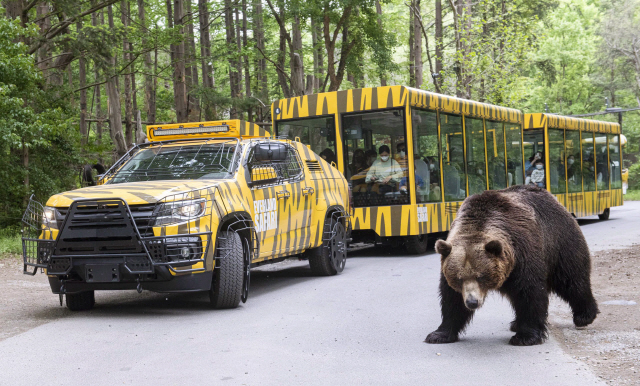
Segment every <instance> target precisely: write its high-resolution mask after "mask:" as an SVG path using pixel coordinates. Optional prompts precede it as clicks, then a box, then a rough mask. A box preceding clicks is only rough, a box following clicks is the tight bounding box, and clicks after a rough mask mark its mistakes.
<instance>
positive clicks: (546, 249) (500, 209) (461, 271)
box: [425, 185, 599, 346]
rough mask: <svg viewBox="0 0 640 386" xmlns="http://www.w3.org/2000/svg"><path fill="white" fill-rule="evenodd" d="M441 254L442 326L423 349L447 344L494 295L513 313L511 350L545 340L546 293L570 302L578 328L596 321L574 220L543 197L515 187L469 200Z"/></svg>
mask: <svg viewBox="0 0 640 386" xmlns="http://www.w3.org/2000/svg"><path fill="white" fill-rule="evenodd" d="M436 251H437V252H438V253H439V254H440V255H441V264H442V273H441V275H440V305H441V309H442V324H440V327H438V329H437V330H435V331H434V332H432V333H430V334H429V335H428V336H427V338H426V339H425V342H427V343H451V342H455V341H457V340H458V335H459V334H460V333H461V332H462V331H463V330H464V329H465V327H466V326H467V324H468V323H469V322H470V321H471V319H472V317H473V313H474V312H475V310H477V309H478V308H480V307H482V304H483V303H484V300H485V297H486V295H487V292H489V291H490V290H497V291H499V292H500V293H501V294H502V295H503V296H506V297H507V298H508V299H509V301H510V302H511V305H512V306H513V308H514V310H515V315H516V317H515V320H514V321H513V322H511V331H513V332H515V333H516V334H515V335H514V336H513V337H512V338H511V340H510V341H509V343H510V344H512V345H516V346H529V345H534V344H540V343H542V342H544V340H545V339H546V338H547V310H548V307H549V293H550V292H555V293H556V294H557V295H558V296H560V297H561V298H562V299H563V300H565V301H566V302H568V303H569V305H570V306H571V310H572V311H573V323H574V324H575V325H576V326H577V327H582V326H586V325H588V324H590V323H591V322H593V320H594V319H595V318H596V315H597V314H598V312H599V311H598V305H597V304H596V301H595V299H594V298H593V294H592V292H591V278H590V274H591V259H590V255H589V248H588V246H587V243H586V241H585V239H584V236H583V235H582V231H581V230H580V227H579V226H578V224H577V222H576V220H575V219H574V218H573V216H572V215H571V214H570V213H569V212H568V211H567V210H566V209H565V208H564V207H563V206H562V205H560V203H558V201H557V200H556V199H555V197H554V196H553V195H551V194H550V193H549V192H548V191H546V190H544V189H540V188H538V187H533V186H523V185H519V186H513V187H511V188H508V189H504V190H494V191H485V192H483V193H480V194H476V195H473V196H470V197H469V198H467V199H466V200H465V202H464V203H463V204H462V206H461V207H460V211H459V212H458V216H457V218H456V219H455V221H454V222H453V224H452V225H451V231H450V232H449V235H448V237H447V240H446V241H444V240H438V241H437V243H436Z"/></svg>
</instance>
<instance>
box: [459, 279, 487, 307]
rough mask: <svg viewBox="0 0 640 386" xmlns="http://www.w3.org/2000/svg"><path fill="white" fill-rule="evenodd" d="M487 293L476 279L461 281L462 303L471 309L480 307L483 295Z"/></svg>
mask: <svg viewBox="0 0 640 386" xmlns="http://www.w3.org/2000/svg"><path fill="white" fill-rule="evenodd" d="M486 295H487V293H486V291H484V290H483V289H482V288H481V287H480V285H479V284H478V281H477V280H465V281H464V282H463V283H462V298H463V299H464V305H465V307H467V308H468V309H470V310H471V311H475V310H477V309H478V308H480V307H482V303H484V297H485V296H486Z"/></svg>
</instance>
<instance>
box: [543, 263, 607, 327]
mask: <svg viewBox="0 0 640 386" xmlns="http://www.w3.org/2000/svg"><path fill="white" fill-rule="evenodd" d="M558 276H560V275H557V276H556V278H555V280H554V283H553V291H554V292H555V293H556V294H558V296H560V297H561V298H562V299H563V300H564V301H566V302H567V303H569V306H571V311H572V312H573V324H575V325H576V327H584V326H587V325H589V324H591V323H592V322H593V321H594V320H595V318H596V316H598V313H599V312H600V311H598V303H596V299H595V298H594V297H593V293H592V292H591V280H590V278H589V271H587V272H584V273H583V274H582V275H578V276H573V277H558ZM580 276H586V277H580Z"/></svg>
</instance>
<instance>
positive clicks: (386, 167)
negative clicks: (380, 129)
mask: <svg viewBox="0 0 640 386" xmlns="http://www.w3.org/2000/svg"><path fill="white" fill-rule="evenodd" d="M378 153H379V154H380V158H379V159H377V160H376V161H375V162H374V163H373V165H371V167H370V168H369V171H368V172H367V177H366V178H365V182H366V183H367V184H369V185H370V186H369V188H368V191H370V192H373V191H376V190H377V192H378V193H379V194H386V193H389V192H392V191H394V190H395V187H396V184H397V183H398V182H400V179H401V178H402V177H403V175H404V173H403V172H402V168H401V167H400V164H399V163H398V162H397V161H396V160H394V159H392V158H391V157H390V150H389V146H387V145H382V146H380V148H379V149H378ZM375 188H377V189H375Z"/></svg>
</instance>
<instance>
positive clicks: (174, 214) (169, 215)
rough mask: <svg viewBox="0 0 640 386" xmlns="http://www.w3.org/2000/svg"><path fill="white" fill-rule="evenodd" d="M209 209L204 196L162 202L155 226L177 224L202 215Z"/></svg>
mask: <svg viewBox="0 0 640 386" xmlns="http://www.w3.org/2000/svg"><path fill="white" fill-rule="evenodd" d="M206 210H207V202H206V200H205V199H204V198H200V199H197V200H184V201H174V202H165V203H162V204H161V205H160V206H159V208H158V210H157V215H156V221H155V222H154V224H153V225H154V226H161V225H168V224H176V223H181V222H186V221H190V220H194V219H197V218H198V217H202V216H203V215H204V213H205V211H206Z"/></svg>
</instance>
